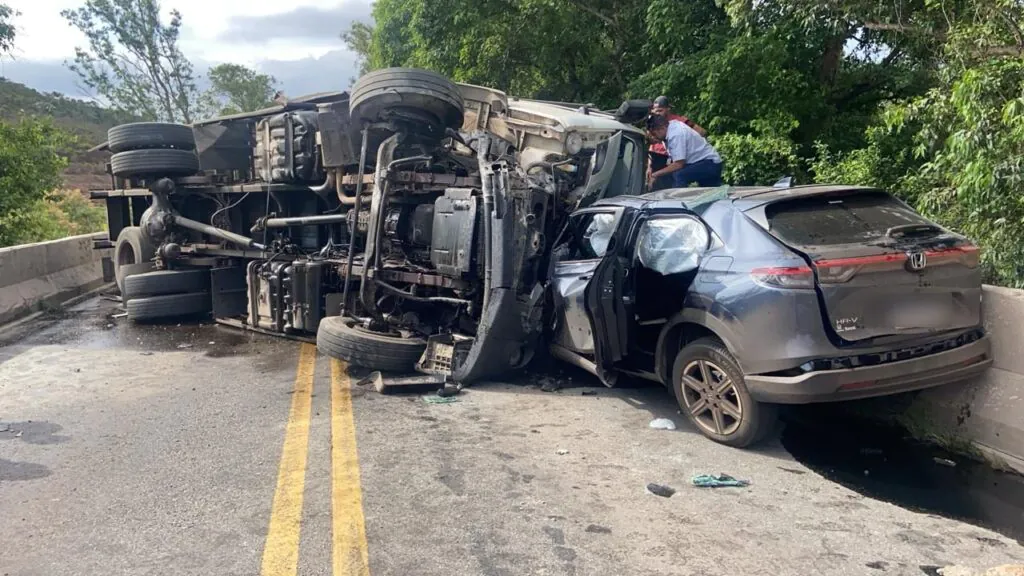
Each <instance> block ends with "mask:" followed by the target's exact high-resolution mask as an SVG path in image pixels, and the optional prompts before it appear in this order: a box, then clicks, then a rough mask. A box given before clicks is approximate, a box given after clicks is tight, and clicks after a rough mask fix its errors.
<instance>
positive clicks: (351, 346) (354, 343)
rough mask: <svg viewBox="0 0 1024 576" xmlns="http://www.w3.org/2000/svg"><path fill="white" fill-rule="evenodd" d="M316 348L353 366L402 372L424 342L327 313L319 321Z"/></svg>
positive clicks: (420, 349)
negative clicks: (380, 331)
mask: <svg viewBox="0 0 1024 576" xmlns="http://www.w3.org/2000/svg"><path fill="white" fill-rule="evenodd" d="M316 347H317V349H318V350H320V352H321V353H322V354H324V355H326V356H329V357H331V358H337V359H339V360H344V361H346V362H348V363H349V364H351V365H353V366H362V367H364V368H373V369H375V370H383V371H386V372H406V371H409V370H411V369H412V368H413V366H415V365H416V362H417V361H419V359H420V356H422V355H423V351H424V350H426V348H427V343H426V341H425V340H423V339H422V338H405V337H402V336H400V335H397V334H396V335H389V334H382V333H378V332H371V331H369V330H366V329H364V328H362V327H361V326H360V325H359V323H358V321H356V320H354V319H352V318H347V317H342V316H330V317H327V318H324V319H323V320H321V321H320V326H319V328H318V329H317V332H316Z"/></svg>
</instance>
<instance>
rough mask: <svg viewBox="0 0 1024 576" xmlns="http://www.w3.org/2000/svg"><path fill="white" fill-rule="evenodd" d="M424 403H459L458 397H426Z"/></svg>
mask: <svg viewBox="0 0 1024 576" xmlns="http://www.w3.org/2000/svg"><path fill="white" fill-rule="evenodd" d="M423 401H424V402H426V403H427V404H451V403H453V402H458V401H459V398H458V397H457V396H424V397H423Z"/></svg>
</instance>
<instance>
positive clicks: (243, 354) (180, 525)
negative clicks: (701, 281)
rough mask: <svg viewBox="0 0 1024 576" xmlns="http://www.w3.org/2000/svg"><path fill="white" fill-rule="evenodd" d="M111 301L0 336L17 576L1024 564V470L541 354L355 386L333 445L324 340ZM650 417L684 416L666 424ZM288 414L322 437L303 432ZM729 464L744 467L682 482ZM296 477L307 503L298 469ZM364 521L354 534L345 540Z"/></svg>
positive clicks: (10, 537)
mask: <svg viewBox="0 0 1024 576" xmlns="http://www.w3.org/2000/svg"><path fill="white" fill-rule="evenodd" d="M116 312H117V310H116V304H114V303H113V302H109V301H106V300H102V299H94V300H90V301H87V302H85V303H83V304H81V305H79V306H77V307H74V308H72V309H71V310H69V311H67V312H64V313H62V314H58V315H53V316H50V317H45V318H40V319H36V320H33V321H32V322H28V323H26V324H23V325H21V326H18V327H16V328H15V329H13V330H7V331H5V332H2V333H0V518H3V519H4V521H3V522H0V541H2V542H4V545H3V546H0V574H5V575H6V574H9V575H11V576H13V575H18V576H22V575H30V576H35V575H40V576H42V575H45V576H59V575H64V574H104V575H112V574H151V573H152V574H165V573H174V574H203V575H211V574H218V575H219V574H239V575H241V574H245V575H253V574H271V573H274V574H277V573H288V572H287V571H286V572H280V571H275V570H274V564H273V563H270V564H268V563H267V556H268V554H269V555H272V556H274V555H276V557H277V558H278V559H284V560H288V561H291V560H289V559H290V558H291V559H293V560H294V562H295V566H296V567H297V571H293V572H291V573H296V572H297V573H298V574H335V575H337V574H350V573H359V574H367V573H372V574H396V575H409V574H424V575H433V574H438V575H441V574H444V575H456V574H458V575H461V574H467V575H476V574H495V575H516V576H518V575H520V574H578V575H584V574H586V575H589V574H594V575H606V574H630V575H632V574H642V575H646V574H673V575H674V574H681V575H686V574H762V573H770V574H801V575H803V574H878V573H884V574H908V575H909V574H915V575H917V574H922V573H935V572H934V571H935V570H936V568H937V567H939V566H946V565H950V564H960V565H967V566H973V567H975V568H977V569H981V568H986V567H989V566H994V565H998V564H1006V563H1011V562H1021V561H1024V548H1022V547H1021V545H1020V544H1019V543H1018V542H1017V541H1016V540H1019V539H1020V532H1019V530H1020V522H1019V521H1018V522H1014V521H1013V519H1014V517H1015V516H1014V514H1016V513H1017V512H1014V508H1013V507H1014V506H1017V510H1019V506H1020V500H1019V495H1020V494H1021V491H1020V484H1019V483H1018V479H1017V478H1016V477H1008V476H992V475H991V474H994V473H992V472H991V471H989V470H987V469H984V468H980V467H976V466H973V465H971V464H970V463H969V462H965V461H962V460H960V459H955V460H954V461H955V463H956V465H955V466H954V467H950V466H948V465H947V464H940V463H938V462H936V460H935V458H936V457H939V458H944V457H946V456H948V455H939V454H936V453H933V452H931V451H929V449H926V448H923V447H920V446H915V445H912V444H908V443H906V442H904V441H903V439H902V438H898V437H896V438H894V437H892V436H887V435H885V434H883V433H882V432H880V431H872V430H869V429H866V428H850V427H848V426H847V427H846V428H847V430H846V432H847V433H846V434H845V435H843V434H840V435H838V436H837V437H830V436H827V435H826V434H824V432H823V429H822V428H821V427H815V426H812V427H811V428H810V429H807V428H799V427H796V426H791V427H790V428H789V430H788V432H787V433H786V434H785V435H783V437H782V440H781V442H774V443H770V444H768V445H767V446H764V447H762V448H759V449H757V450H750V451H738V450H733V449H729V448H725V447H722V446H719V445H716V444H714V443H712V442H710V441H707V440H705V439H704V438H703V437H701V436H700V435H699V434H697V433H696V432H695V431H693V430H692V429H691V428H690V427H689V426H688V425H687V424H686V422H685V421H684V420H683V418H682V417H681V416H680V415H679V414H678V413H677V411H676V408H675V406H674V405H673V403H672V400H671V398H670V397H669V395H668V393H667V392H666V391H664V390H663V389H660V388H659V387H655V386H647V385H635V386H627V387H625V388H622V389H615V390H608V389H605V388H603V387H600V386H595V385H594V384H596V383H595V382H594V381H593V380H592V379H590V377H589V376H587V375H585V374H582V373H579V372H576V371H573V370H566V371H562V372H560V373H552V374H549V375H547V378H549V379H551V380H553V381H554V382H556V383H557V385H554V386H552V385H550V384H549V385H548V386H546V388H547V389H548V390H551V391H549V392H545V391H542V390H541V388H542V386H543V383H542V382H539V381H538V379H537V378H536V376H535V375H525V376H517V377H515V378H512V379H509V380H508V381H502V382H488V383H482V384H480V385H478V386H474V387H473V388H471V389H469V390H468V391H467V392H465V393H463V394H461V395H459V396H458V397H457V401H456V402H454V403H451V404H429V403H427V402H425V401H424V400H423V397H422V396H421V395H417V394H411V395H408V394H406V395H393V396H381V395H378V394H376V393H374V392H373V391H370V390H365V389H361V388H354V389H351V390H350V391H349V392H346V393H345V394H344V395H343V398H344V399H345V400H346V401H348V399H349V398H350V402H351V408H350V410H351V416H352V417H353V418H354V429H355V431H354V436H353V437H352V438H351V441H352V443H353V446H352V448H353V452H357V455H358V457H357V458H355V457H351V458H349V457H339V454H344V452H345V449H347V448H346V447H343V446H341V445H339V438H340V439H341V440H342V441H343V440H345V439H346V435H345V434H344V426H343V424H344V422H343V421H342V420H339V414H342V411H340V409H339V406H341V409H342V410H343V409H344V405H343V404H339V403H338V402H337V397H338V389H337V388H338V386H339V382H343V383H345V382H348V381H349V380H348V379H347V378H346V377H345V376H344V374H343V372H341V373H332V366H331V364H330V363H329V362H327V361H326V360H325V359H323V358H315V357H314V356H308V357H307V354H308V353H309V349H308V348H307V349H305V351H302V352H300V350H302V348H301V346H302V345H300V344H298V343H295V342H290V341H285V340H280V339H272V338H267V337H263V336H259V335H254V334H247V333H241V332H238V331H235V330H232V329H228V328H222V327H219V326H215V325H209V324H208V325H205V326H197V325H190V324H183V325H181V326H178V325H176V324H170V325H153V326H131V325H129V324H128V323H127V322H126V321H125V320H124V319H113V318H111V315H112V314H114V313H116ZM339 374H340V375H339ZM306 377H308V378H309V383H310V388H302V387H301V386H299V382H300V381H301V380H302V379H303V378H306ZM569 378H571V379H572V380H571V381H570V380H569ZM346 386H348V385H346ZM345 389H346V390H348V388H345ZM297 394H308V401H309V404H308V412H305V413H304V412H303V411H302V410H301V407H302V404H301V402H299V403H297V402H294V401H293V400H295V398H296V395H297ZM297 405H298V406H299V407H300V410H298V411H297V410H296V406H297ZM297 414H298V415H299V418H298V419H297V417H296V415H297ZM303 414H305V415H304V416H303ZM342 415H343V414H342ZM655 418H669V419H672V420H673V421H674V422H675V423H676V424H677V426H678V429H677V430H674V431H667V430H652V429H650V428H649V427H648V424H649V422H650V421H651V420H652V419H655ZM830 421H831V420H830ZM297 423H298V424H299V425H297ZM833 423H834V422H833ZM833 428H837V427H836V426H833ZM296 430H298V431H300V432H301V431H303V430H305V431H307V432H308V443H303V442H298V443H292V444H289V442H291V441H292V440H294V438H295V436H294V433H295V432H296ZM339 430H341V431H342V433H340V434H339ZM286 438H288V439H289V440H286ZM282 446H284V450H282ZM295 446H298V448H299V450H292V449H291V448H290V447H292V448H294V447H295ZM346 446H347V445H346ZM356 447H357V449H356ZM297 456H301V458H297ZM286 461H294V462H297V463H298V464H299V465H298V466H297V467H296V468H295V470H296V471H297V474H296V475H294V476H295V477H292V476H291V475H288V474H281V472H282V471H283V470H285V469H286V468H287V466H286ZM922 470H924V471H923V472H922ZM858 471H859V472H858ZM865 471H867V474H865V473H864V472H865ZM717 473H728V474H730V475H732V476H735V477H737V478H742V479H745V480H749V481H750V482H751V484H750V486H748V487H746V488H722V489H702V488H696V487H694V486H693V485H691V483H690V479H691V478H692V477H693V476H694V475H696V474H717ZM858 474H859V475H858ZM296 478H298V480H299V483H298V491H297V494H299V499H298V502H295V501H294V500H293V501H292V502H291V505H292V506H294V509H295V510H296V511H297V516H296V517H295V518H294V519H291V518H290V517H288V516H287V515H284V516H282V515H281V510H286V509H287V506H285V505H282V504H281V502H285V504H288V502H287V498H284V499H282V498H281V495H282V493H283V494H285V496H287V495H288V490H284V491H282V488H281V486H282V482H285V483H286V484H287V482H292V484H291V486H292V487H293V488H294V486H295V484H294V480H295V479H296ZM651 483H655V484H660V485H665V486H668V487H670V488H672V489H674V490H675V493H674V495H672V496H671V497H670V498H664V497H660V496H655V495H653V494H650V493H648V492H647V491H646V490H645V487H646V486H647V485H648V484H651ZM989 484H992V486H991V487H988V485H989ZM293 495H294V494H293ZM303 495H304V499H303V498H302V496H303ZM925 496H927V497H925ZM1000 498H1002V499H1001V500H1000ZM353 502H356V503H358V504H353ZM339 503H340V504H339ZM332 504H333V506H332ZM286 511H287V510H286ZM1000 511H1003V512H1007V513H1006V514H1003V515H1000V514H999V513H998V512H1000ZM944 516H949V517H958V518H963V519H965V520H967V521H966V522H965V521H960V520H954V519H951V518H947V517H944ZM1017 519H1018V520H1019V516H1018V517H1017ZM292 520H294V522H292ZM339 520H341V521H339ZM357 520H358V522H357ZM357 523H358V527H359V528H360V529H362V527H363V526H364V523H365V532H364V536H362V541H361V540H360V537H359V534H362V532H360V530H355V531H354V532H352V534H355V535H356V537H354V538H352V539H350V540H346V539H345V538H339V536H338V534H339V529H340V528H346V527H352V526H355V525H356V524H357ZM986 526H987V528H986ZM268 532H270V533H273V534H277V535H278V536H280V537H278V536H275V537H274V538H271V539H270V540H268V536H267V535H268ZM341 532H342V533H343V532H344V531H343V530H342V531H341ZM339 549H340V550H341V551H342V552H345V553H351V554H352V557H355V558H358V557H359V555H360V554H366V556H367V557H368V561H369V570H368V571H353V570H350V569H348V568H346V566H349V565H347V564H345V563H344V562H341V563H339V561H338V558H339V557H342V558H344V557H345V554H341V555H340V556H339ZM268 550H270V552H268ZM293 553H294V557H293V556H290V555H289V554H293Z"/></svg>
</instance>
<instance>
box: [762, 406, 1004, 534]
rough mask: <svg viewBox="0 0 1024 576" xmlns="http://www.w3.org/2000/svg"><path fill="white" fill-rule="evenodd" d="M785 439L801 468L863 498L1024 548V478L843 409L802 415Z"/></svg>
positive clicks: (820, 408) (817, 409) (829, 408)
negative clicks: (959, 523)
mask: <svg viewBox="0 0 1024 576" xmlns="http://www.w3.org/2000/svg"><path fill="white" fill-rule="evenodd" d="M800 412H801V414H800V415H799V417H794V418H792V419H791V421H790V422H789V424H788V425H787V427H786V429H785V431H784V432H783V434H782V445H783V446H784V447H785V448H786V450H788V451H789V453H790V454H792V455H793V457H794V458H796V459H797V461H799V462H801V463H802V464H804V465H806V466H808V467H809V468H811V469H812V470H814V471H815V472H817V473H819V474H822V475H823V476H824V477H826V478H828V479H829V480H832V481H834V482H838V483H840V484H842V485H843V486H845V487H847V488H850V489H852V490H854V491H856V492H857V493H859V494H863V495H865V496H868V497H871V498H877V499H880V500H884V501H887V502H891V503H893V504H896V505H898V506H902V507H904V508H907V509H909V510H916V511H921V512H925V513H929V514H938V515H940V516H944V517H947V518H955V519H959V520H963V521H966V522H969V523H971V524H974V525H977V526H982V527H985V528H989V529H992V530H995V531H996V532H999V533H1000V534H1003V535H1004V536H1007V537H1009V538H1013V539H1015V540H1017V541H1018V542H1024V476H1021V475H1020V474H1017V473H1015V472H1010V471H1000V470H995V469H993V468H992V467H991V466H989V465H988V464H987V463H985V462H983V461H980V460H976V459H973V458H970V457H966V456H963V455H961V454H955V453H952V452H950V451H948V450H944V449H942V448H939V447H937V446H932V445H926V444H922V443H920V442H918V441H915V440H914V439H913V438H910V437H909V436H908V435H907V434H906V433H905V432H904V431H903V430H902V429H900V428H898V427H896V426H892V425H882V424H877V423H869V422H865V421H863V420H861V419H858V418H856V417H854V416H852V415H851V414H850V413H849V412H848V411H845V410H843V409H842V408H841V407H840V406H838V405H835V406H816V407H813V408H811V409H807V408H802V409H801V410H800Z"/></svg>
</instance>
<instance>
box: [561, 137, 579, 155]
mask: <svg viewBox="0 0 1024 576" xmlns="http://www.w3.org/2000/svg"><path fill="white" fill-rule="evenodd" d="M565 149H566V151H567V152H568V153H569V154H570V155H574V154H579V153H580V151H581V150H583V136H581V135H580V133H579V132H569V134H567V135H566V136H565Z"/></svg>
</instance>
